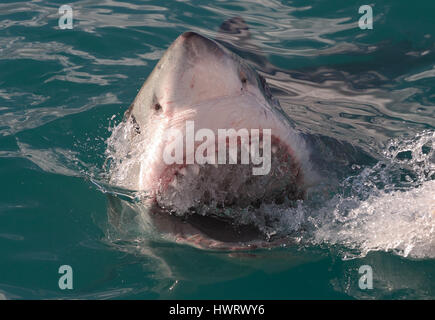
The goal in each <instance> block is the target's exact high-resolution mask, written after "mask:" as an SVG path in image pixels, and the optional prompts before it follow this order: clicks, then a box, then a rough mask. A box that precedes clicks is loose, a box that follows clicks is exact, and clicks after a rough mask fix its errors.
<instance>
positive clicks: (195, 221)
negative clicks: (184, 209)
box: [183, 214, 264, 242]
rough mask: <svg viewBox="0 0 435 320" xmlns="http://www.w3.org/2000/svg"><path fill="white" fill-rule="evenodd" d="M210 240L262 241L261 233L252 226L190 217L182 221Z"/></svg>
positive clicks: (216, 219) (212, 218)
mask: <svg viewBox="0 0 435 320" xmlns="http://www.w3.org/2000/svg"><path fill="white" fill-rule="evenodd" d="M183 222H184V223H189V224H190V225H192V226H193V227H194V228H196V229H198V231H200V232H202V233H203V234H204V235H206V236H208V237H210V238H211V239H214V240H218V241H222V242H249V241H254V240H259V239H264V235H263V233H262V232H261V231H260V230H258V228H256V227H255V226H253V225H236V224H235V223H234V222H233V221H232V220H231V219H220V218H216V217H213V216H201V215H197V214H193V215H190V216H188V217H186V218H184V219H183Z"/></svg>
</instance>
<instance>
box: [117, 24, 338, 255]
mask: <svg viewBox="0 0 435 320" xmlns="http://www.w3.org/2000/svg"><path fill="white" fill-rule="evenodd" d="M244 26H245V25H244V23H243V21H242V20H237V19H235V20H234V19H233V20H229V22H228V23H226V24H223V28H224V31H226V32H229V33H231V31H232V30H236V31H237V32H238V33H242V34H246V33H247V32H248V31H247V28H245V27H244ZM189 123H194V126H195V130H201V129H207V130H209V131H211V132H212V133H215V134H216V136H218V132H219V130H223V129H226V130H229V129H231V130H234V131H233V133H235V134H234V135H235V137H236V139H238V140H237V142H238V147H239V150H238V151H237V152H238V155H237V156H238V157H240V156H241V142H242V137H241V136H238V133H240V131H239V130H244V129H246V130H247V132H248V137H247V139H248V140H247V141H248V142H249V143H250V144H251V143H252V142H253V136H252V135H251V134H249V132H253V131H250V130H260V131H261V130H264V129H267V130H269V132H270V133H271V134H270V142H271V146H270V170H269V171H268V172H267V174H263V175H254V174H253V171H252V168H253V167H254V165H253V164H250V165H246V164H240V163H238V164H227V163H225V164H217V163H212V164H211V163H205V164H204V163H202V164H198V163H191V162H188V161H187V158H188V157H189V154H188V152H187V151H185V152H184V153H183V154H182V155H183V156H182V158H181V159H182V161H181V162H180V161H179V162H177V163H172V164H168V163H167V161H164V156H165V152H167V148H168V144H170V143H171V142H173V140H168V138H167V132H168V131H171V130H174V129H176V130H178V131H177V132H181V133H182V134H183V136H182V137H181V140H182V141H184V142H185V141H187V140H188V138H189V137H188V136H187V124H189ZM119 130H121V132H120V131H119ZM263 132H264V131H263ZM114 135H118V144H119V145H121V146H118V149H121V150H122V152H121V153H120V154H121V155H122V156H123V157H124V158H125V159H121V161H118V163H117V164H116V165H115V166H113V167H112V170H111V181H110V182H111V183H112V184H114V185H118V186H121V187H124V188H127V189H131V190H135V191H145V192H146V193H147V198H146V200H143V202H144V203H146V204H147V207H148V209H147V210H146V212H144V211H143V210H142V211H143V212H142V214H145V215H147V217H148V219H149V220H150V221H151V222H150V225H153V226H154V227H155V228H156V230H157V231H158V232H161V233H163V234H166V235H170V236H171V238H172V239H174V240H175V241H177V242H182V243H188V244H191V245H194V246H197V247H201V248H220V249H231V250H235V249H246V248H257V247H270V246H274V245H277V244H278V243H281V239H278V240H276V241H270V239H265V236H264V234H262V233H261V232H260V231H259V230H258V229H256V228H254V227H252V226H249V225H248V226H247V225H238V226H237V227H235V226H234V223H233V222H232V221H231V217H229V215H228V214H226V212H227V210H228V209H233V208H235V209H236V210H239V211H240V210H242V211H243V210H244V209H246V210H248V212H249V208H258V207H259V205H260V204H261V203H263V202H266V203H278V204H280V203H283V202H285V201H295V200H303V199H304V198H305V196H306V190H307V188H308V187H309V186H312V185H313V184H316V183H318V181H319V173H318V171H317V170H316V168H321V167H322V165H321V164H322V162H324V161H327V159H325V158H323V157H322V156H319V155H318V154H313V148H312V145H313V144H315V143H317V144H318V145H321V146H323V145H324V142H323V141H322V142H319V141H320V140H318V139H316V138H315V137H311V136H306V135H304V134H302V133H300V132H298V131H297V130H296V129H294V127H293V125H292V122H291V119H290V118H289V116H288V115H287V114H286V113H285V112H284V111H283V110H282V108H281V106H280V104H279V101H278V100H277V99H276V98H274V97H273V96H272V94H271V90H270V88H269V86H268V84H267V82H266V80H265V79H264V78H263V77H262V76H260V75H259V74H258V73H257V72H256V71H255V70H254V69H253V68H252V67H251V66H250V65H249V64H248V63H247V62H245V61H244V60H243V59H242V58H240V57H239V56H238V55H236V54H234V53H233V52H231V51H229V50H228V49H227V48H226V47H224V46H223V45H222V44H220V43H219V42H217V41H215V40H212V39H209V38H207V37H205V36H203V35H201V34H199V33H195V32H191V31H189V32H185V33H183V34H181V35H180V36H179V37H178V38H177V39H176V40H175V41H174V42H173V43H172V44H171V45H170V47H169V48H168V49H167V50H166V52H165V53H164V55H163V56H162V58H161V59H160V61H159V62H158V63H157V65H156V66H155V68H154V70H153V71H152V73H151V74H150V75H149V77H148V79H147V80H146V81H145V83H144V84H143V86H142V88H141V89H140V91H139V93H138V94H137V96H136V98H135V99H134V101H133V103H132V105H131V106H130V108H129V109H128V110H127V111H126V112H125V115H124V120H123V123H122V126H118V131H117V130H115V133H114ZM119 136H121V138H119ZM225 139H226V140H224V144H225V143H228V139H229V137H226V138H225ZM260 140H263V144H264V141H265V136H261V135H260ZM112 142H113V141H112ZM218 142H219V141H212V142H210V143H211V144H213V145H214V144H215V143H216V146H215V148H214V149H207V152H209V150H213V151H215V152H216V157H217V156H218V155H217V150H218ZM220 142H222V141H220ZM210 143H208V146H209V145H210ZM204 144H207V143H206V141H205V140H204V141H203V143H202V144H201V143H200V142H198V141H197V142H195V145H194V149H193V152H195V151H198V148H199V147H204ZM332 145H333V144H332ZM183 146H184V145H183ZM227 146H228V145H227ZM340 146H344V145H342V144H340ZM228 147H229V146H228ZM318 149H319V148H318ZM262 151H263V154H264V153H266V151H268V150H266V149H263V150H262ZM227 152H229V150H227ZM330 153H331V152H328V154H330ZM339 153H341V152H339ZM118 156H119V154H118ZM208 156H210V155H208ZM212 158H214V154H213V155H212ZM118 160H119V159H118ZM319 163H320V165H319ZM130 209H132V208H131V205H129V204H128V203H126V202H125V201H121V202H120V201H119V200H117V199H115V198H113V197H110V207H109V213H110V216H111V217H112V218H113V217H115V219H112V220H116V216H117V215H118V216H119V212H120V211H125V210H130ZM136 210H137V208H136ZM117 213H118V214H117Z"/></svg>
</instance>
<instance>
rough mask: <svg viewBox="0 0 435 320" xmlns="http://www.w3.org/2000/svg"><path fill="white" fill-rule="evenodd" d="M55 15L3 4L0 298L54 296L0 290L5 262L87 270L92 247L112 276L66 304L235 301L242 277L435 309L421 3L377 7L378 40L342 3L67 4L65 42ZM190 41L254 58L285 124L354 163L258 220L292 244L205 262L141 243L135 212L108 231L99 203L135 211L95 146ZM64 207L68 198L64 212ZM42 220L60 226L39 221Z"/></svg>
mask: <svg viewBox="0 0 435 320" xmlns="http://www.w3.org/2000/svg"><path fill="white" fill-rule="evenodd" d="M58 7H59V5H58V4H56V3H47V2H45V1H34V2H30V3H26V4H25V5H23V3H18V2H17V3H14V2H12V3H2V4H0V30H1V32H0V68H1V70H2V71H1V72H0V163H1V165H0V175H2V181H6V183H4V184H3V187H2V188H3V189H1V190H2V192H1V194H2V195H4V196H3V197H2V198H0V248H4V254H3V255H2V258H0V259H2V260H0V262H1V263H0V298H1V297H3V296H5V297H6V298H12V299H13V298H20V297H39V296H41V297H50V298H53V297H64V296H63V295H62V294H60V293H59V292H58V291H56V288H53V287H44V284H41V288H39V287H38V285H34V286H32V285H30V284H29V283H34V282H32V281H31V280H30V278H29V279H27V280H26V279H24V280H20V279H21V278H20V277H19V276H17V275H16V274H14V273H12V272H9V273H7V274H8V278H3V277H2V276H1V274H6V273H4V272H3V273H2V267H1V265H4V266H14V268H12V269H15V268H16V269H17V270H21V269H20V268H23V269H22V270H24V269H25V267H24V265H25V264H26V263H30V264H32V263H34V264H35V265H36V264H44V263H46V264H47V265H49V264H50V263H53V257H56V259H59V261H61V260H62V261H63V260H68V259H67V257H66V254H65V252H68V255H69V256H74V255H76V257H77V261H79V262H77V265H83V268H86V269H87V270H88V269H89V270H91V271H90V273H92V270H93V269H92V268H93V266H92V265H91V264H87V263H86V261H87V260H86V258H83V257H86V254H87V252H88V251H86V250H96V252H97V253H95V254H96V256H97V257H98V258H100V260H101V261H102V262H101V264H103V261H106V260H105V259H107V262H105V265H107V267H106V269H105V270H104V272H103V275H102V276H101V277H98V276H97V280H95V281H89V283H87V284H86V285H85V284H83V285H82V290H81V291H80V292H76V293H75V295H74V297H81V298H117V297H147V298H155V297H159V296H160V297H180V298H183V297H200V296H207V297H214V296H213V295H212V294H211V293H210V292H211V291H212V290H211V287H210V283H214V284H215V286H217V287H219V284H220V283H226V284H227V285H228V286H229V287H230V288H231V287H232V288H233V289H234V290H235V291H234V292H235V293H234V295H237V294H239V295H240V297H244V296H246V295H249V294H250V293H249V292H248V291H249V289H247V290H245V291H244V290H243V289H236V287H237V286H239V285H240V284H241V283H242V284H243V283H244V284H246V282H249V281H252V282H255V283H258V285H259V286H260V284H262V285H263V286H264V285H266V284H269V285H270V286H272V284H273V285H275V284H276V287H274V288H273V291H274V292H275V294H276V296H275V297H278V298H279V297H300V296H301V295H304V294H305V296H306V297H310V292H307V291H305V293H304V284H303V283H299V285H298V280H297V279H300V278H304V277H308V276H309V275H308V274H306V273H304V270H305V271H306V270H310V272H312V273H315V274H317V275H318V278H316V281H317V282H316V283H315V284H314V282H313V284H312V285H311V287H310V289H311V290H312V292H311V293H313V292H326V293H325V296H321V295H320V294H319V295H318V296H321V297H326V298H328V297H337V296H336V294H337V293H334V290H336V291H338V292H340V294H341V293H342V294H343V295H344V296H345V297H346V296H351V297H357V298H385V297H391V298H410V297H413V298H428V297H432V298H433V297H434V296H435V293H434V292H435V289H434V283H433V270H434V269H433V263H434V259H433V258H434V247H435V242H434V241H435V240H434V239H435V233H434V225H435V224H434V219H435V213H434V212H435V211H434V210H435V207H434V206H435V199H433V194H434V184H433V181H434V177H435V174H434V172H435V168H434V163H435V158H434V143H435V136H434V130H435V107H434V105H435V92H434V88H435V85H434V84H435V83H434V77H435V52H434V50H435V44H434V41H433V36H434V35H433V32H431V26H432V23H433V17H432V16H433V14H432V12H433V8H431V2H430V1H428V2H427V3H424V2H422V4H421V6H420V7H418V6H413V7H412V8H410V7H409V6H408V3H406V2H401V1H397V2H394V3H384V2H382V1H379V2H377V3H376V10H375V16H374V30H371V31H362V30H360V29H359V28H358V18H359V15H358V12H357V11H358V7H359V4H357V3H352V2H346V5H344V6H343V3H339V2H334V1H333V2H328V4H324V3H322V2H318V1H314V2H312V3H310V4H305V3H297V2H296V3H292V4H286V3H284V2H280V1H274V0H267V1H261V2H258V1H240V2H237V3H234V2H231V1H216V2H212V3H205V2H201V3H197V2H194V1H174V2H167V3H166V2H165V3H164V4H163V3H162V2H161V1H147V2H142V1H128V2H125V1H113V0H107V1H98V2H95V1H89V0H87V1H77V2H74V3H73V4H72V7H73V9H74V29H73V30H64V31H61V30H59V29H58V27H57V19H58V18H59V14H58ZM234 16H240V17H242V18H243V19H244V20H245V21H246V22H247V24H248V25H249V26H250V30H249V35H250V37H249V38H240V37H238V36H237V35H234V34H233V35H231V34H224V33H222V32H219V26H220V25H221V23H222V22H223V21H224V20H226V19H228V18H230V17H234ZM432 28H433V27H432ZM185 30H193V31H196V32H199V33H202V34H204V35H206V36H208V37H210V38H215V39H218V41H220V42H221V43H223V44H225V45H226V46H228V47H229V48H230V49H231V50H233V51H235V52H236V53H238V54H239V55H241V56H242V57H244V58H245V59H246V60H247V61H248V62H249V63H251V64H252V65H253V66H254V67H255V68H256V69H257V71H258V72H259V73H260V74H262V75H263V76H264V77H265V78H266V79H267V81H268V83H269V84H270V86H271V88H272V91H273V92H272V93H273V94H274V96H275V97H277V98H278V99H279V100H280V103H281V106H282V107H283V109H284V110H285V112H286V113H287V114H288V115H289V116H290V118H291V119H292V121H293V122H294V124H295V126H296V127H297V128H298V129H299V130H300V131H302V132H303V133H304V134H305V135H306V136H307V137H323V138H322V139H323V140H318V142H317V147H319V148H321V146H322V143H326V144H328V141H332V140H328V138H334V139H337V140H338V141H341V142H343V144H342V145H337V148H338V149H337V150H344V149H346V150H347V151H349V152H348V154H350V155H352V156H355V157H358V159H359V160H360V161H359V162H358V166H354V167H350V166H348V167H346V165H345V164H346V158H345V157H343V158H340V154H339V152H336V153H332V156H331V158H329V159H330V160H328V161H330V162H331V163H330V164H328V165H327V166H325V167H324V168H323V172H333V173H335V175H334V178H335V180H336V181H334V182H332V178H331V179H330V180H331V181H326V182H325V185H322V186H319V188H318V189H316V190H313V191H312V194H311V198H310V199H308V200H307V201H305V202H304V203H299V204H298V205H297V206H296V207H292V208H287V207H273V206H264V207H263V208H262V210H263V211H264V212H265V213H266V214H269V215H274V217H275V219H274V220H272V223H271V224H270V225H267V228H269V229H273V230H272V231H278V232H280V233H286V232H287V233H290V234H291V236H292V237H293V238H292V241H298V245H297V246H296V247H295V246H289V248H279V249H275V250H271V251H270V252H256V253H249V254H246V255H242V254H240V255H236V256H233V255H228V253H213V252H203V251H199V250H197V249H194V248H190V247H185V246H180V245H176V244H174V243H172V242H165V241H161V239H158V237H157V238H156V239H154V238H153V237H149V238H146V237H144V235H145V234H146V233H145V229H141V227H139V226H141V224H140V223H139V222H140V221H138V220H137V219H138V217H137V216H135V215H132V216H131V215H130V216H129V215H127V216H125V217H124V220H122V219H121V221H123V222H122V223H120V224H118V227H117V228H115V227H114V226H113V225H112V224H111V223H110V222H109V220H108V217H107V215H106V213H107V203H106V196H105V195H104V194H103V193H109V194H112V195H115V196H117V197H119V198H121V199H123V200H122V201H126V202H127V203H130V204H132V203H135V201H136V200H137V199H136V198H135V197H136V195H135V194H134V192H132V191H131V190H120V189H117V188H116V186H110V185H108V184H107V172H106V171H105V168H106V167H105V160H106V159H105V150H106V147H107V146H106V139H107V138H108V137H109V136H110V134H111V131H112V130H113V128H114V127H115V126H116V125H117V124H118V123H119V122H120V121H121V119H122V115H123V112H124V110H125V109H126V108H127V107H128V106H129V104H130V103H131V102H132V100H133V99H134V97H135V96H136V94H137V91H138V89H139V88H140V86H141V85H142V83H143V81H144V80H145V79H146V78H147V76H148V75H149V73H150V72H151V70H152V68H153V67H154V65H155V64H156V62H157V61H158V59H160V57H161V55H162V54H163V52H164V51H165V49H166V48H167V47H168V46H169V45H170V43H171V42H172V41H173V40H174V39H175V38H176V37H177V36H178V35H179V34H180V33H181V32H182V31H185ZM312 139H313V140H312V141H315V140H316V139H317V138H312ZM316 141H317V140H316ZM329 147H330V146H329ZM340 148H342V149H340ZM352 148H355V149H354V150H355V152H353V151H352ZM360 155H361V156H360ZM363 155H367V156H363ZM23 159H25V160H23ZM334 159H335V161H334ZM332 162H334V163H332ZM319 164H320V160H319ZM331 177H332V175H331ZM329 178H330V177H329V176H328V179H329ZM71 179H73V180H71ZM53 181H55V182H53ZM51 184H54V185H55V186H53V187H48V186H51ZM27 185H30V186H33V187H32V188H30V187H26V186H27ZM59 185H61V186H62V190H60V188H59ZM78 185H79V186H78ZM331 185H334V188H331ZM44 188H45V189H44ZM82 188H83V190H82ZM325 188H326V189H327V188H331V189H327V191H328V192H325ZM39 189H41V191H40V192H39V193H38V191H39ZM65 190H66V191H65ZM84 190H85V191H84ZM59 192H62V195H59ZM79 192H83V193H82V195H81V199H82V198H83V199H84V198H86V197H87V196H88V197H89V198H86V199H87V200H86V201H85V203H82V201H79V200H77V197H78V195H76V194H78V193H79ZM69 195H71V196H70V197H69ZM61 196H65V197H66V198H64V200H63V202H62V205H61V206H60V205H59V206H57V205H58V203H57V202H56V201H55V199H57V198H59V197H61ZM54 208H56V209H54ZM78 208H81V210H78ZM86 208H92V211H91V212H89V211H86ZM50 210H52V211H54V210H55V213H56V214H55V213H54V212H52V214H53V215H54V216H56V217H57V219H59V220H55V222H51V223H46V222H47V221H46V220H44V219H46V218H47V217H46V216H45V215H44V213H46V212H47V211H48V212H51V211H50ZM89 210H91V209H89ZM22 212H27V213H29V214H28V215H26V216H25V217H23V216H22V215H21V213H22ZM70 212H75V213H74V214H75V215H74V217H73V218H72V221H73V222H72V224H73V226H74V228H73V230H75V236H76V237H77V238H74V237H73V236H71V237H73V238H71V239H74V241H73V240H71V242H68V243H67V244H62V245H61V244H57V243H50V245H49V246H48V247H47V244H46V242H45V241H46V240H47V234H48V235H50V237H53V238H56V239H57V236H56V234H57V233H56V232H59V234H58V236H59V237H60V236H61V235H63V234H69V233H68V230H71V226H68V227H66V226H64V225H62V222H63V221H66V220H68V219H69V217H70ZM30 213H31V214H30ZM85 213H86V214H85ZM34 216H36V217H39V218H38V219H39V220H38V219H35V218H34ZM17 217H19V218H17ZM112 218H113V217H112ZM16 219H19V220H18V221H19V222H20V223H17V222H15V221H16ZM47 219H48V218H47ZM53 219H54V218H53ZM39 221H41V222H39ZM50 221H51V220H50ZM68 221H69V220H68ZM44 222H45V223H44ZM111 222H113V219H112V220H111ZM256 222H258V221H254V223H256ZM11 226H12V227H11ZM30 226H32V227H34V228H36V230H39V232H37V233H36V235H35V233H34V232H33V231H32V230H33V228H32V229H31V228H30ZM263 227H265V226H263ZM26 228H28V229H26ZM269 229H268V230H269ZM81 230H92V231H89V232H87V231H86V232H85V231H83V233H81ZM269 231H270V230H269ZM85 235H86V236H85ZM80 237H84V238H83V239H82V238H80ZM88 237H89V238H88ZM28 239H32V240H28ZM151 239H153V240H151ZM28 241H31V242H32V245H29V242H28ZM58 242H62V241H58ZM77 243H80V244H77ZM21 246H22V247H21ZM63 246H65V247H63ZM65 248H67V249H65ZM91 248H92V249H91ZM96 248H98V249H96ZM15 251H17V252H15ZM92 252H94V251H92ZM30 253H32V254H33V255H31V254H30ZM121 253H122V256H116V255H117V254H121ZM109 256H110V257H112V256H116V258H114V257H113V258H108V257H109ZM79 257H81V258H83V259H79ZM119 259H121V262H119V261H120V260H119ZM416 259H417V260H416ZM23 260H27V261H23ZM21 263H22V264H21ZM95 264H98V263H97V262H95ZM362 264H369V265H372V267H373V269H374V272H375V277H374V278H375V287H376V286H377V287H376V290H374V291H373V292H361V291H360V290H359V289H358V287H357V282H355V281H354V280H355V279H356V278H357V277H358V275H357V269H358V267H359V266H360V265H362ZM44 266H45V267H46V265H44ZM50 266H51V267H52V268H54V267H53V266H52V265H50ZM102 268H104V266H102ZM9 269H10V268H9ZM262 271H267V272H269V271H270V274H271V275H270V276H266V275H262V274H261V272H262ZM259 272H260V274H259ZM306 272H308V271H306ZM23 273H24V272H23ZM95 274H98V272H97V271H95ZM210 274H214V275H215V276H214V277H213V279H211V278H210V277H209V275H210ZM311 276H312V275H311ZM29 277H30V275H29ZM322 277H323V278H322ZM41 279H43V280H44V281H45V282H44V283H51V281H52V280H50V281H48V280H47V279H44V276H42V277H41ZM120 279H125V280H123V281H124V282H122V281H120ZM241 279H242V280H241ZM243 279H247V280H246V282H243V281H245V280H243ZM254 279H256V280H255V281H254ZM279 279H281V281H282V279H287V280H288V281H293V284H294V291H292V289H286V290H284V289H278V287H279V286H280V285H281V283H280V281H279ZM431 279H432V280H431ZM262 281H263V282H262ZM186 283H187V284H186ZM254 288H255V285H254ZM322 290H323V291H322ZM251 291H252V290H251ZM253 291H254V292H255V290H253ZM214 292H216V291H214ZM236 292H237V293H236ZM258 294H259V295H261V296H262V297H263V295H262V294H263V293H258ZM334 294H335V295H334ZM216 296H219V293H216ZM312 296H316V294H314V293H313V294H312ZM265 297H267V295H266V296H265ZM339 297H342V296H339Z"/></svg>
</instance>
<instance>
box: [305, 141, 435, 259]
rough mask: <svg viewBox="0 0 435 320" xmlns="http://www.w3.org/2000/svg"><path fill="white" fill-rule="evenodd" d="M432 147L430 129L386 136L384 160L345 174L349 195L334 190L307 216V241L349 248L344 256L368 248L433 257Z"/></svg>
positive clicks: (434, 196) (434, 144)
mask: <svg viewBox="0 0 435 320" xmlns="http://www.w3.org/2000/svg"><path fill="white" fill-rule="evenodd" d="M434 147H435V132H424V133H422V134H419V135H418V136H417V137H415V138H412V139H406V140H394V141H392V142H391V143H390V144H389V145H388V146H387V149H386V151H385V155H386V157H387V159H386V160H385V161H382V162H380V163H378V164H377V165H376V166H375V167H373V168H366V169H365V170H363V171H362V173H361V174H360V175H358V176H357V177H351V178H349V179H348V180H347V181H346V182H345V186H344V187H345V188H344V190H346V189H350V191H349V190H347V191H348V192H350V195H348V196H344V195H338V196H336V197H335V198H334V199H333V200H331V201H330V203H329V204H328V205H327V207H329V208H330V210H328V209H327V207H326V208H323V210H322V212H321V214H320V215H319V216H318V217H317V218H313V219H312V220H313V221H314V222H315V225H316V226H317V228H316V230H315V232H314V239H313V240H312V241H313V242H314V243H317V244H320V243H327V244H333V245H338V246H344V247H345V248H347V249H351V250H347V249H345V250H344V256H345V258H352V257H357V256H365V255H366V254H367V253H368V252H370V251H391V252H394V253H396V254H398V255H401V256H403V257H412V258H435V180H434V178H435V161H434V154H435V152H434ZM355 251H356V252H357V253H356V254H355Z"/></svg>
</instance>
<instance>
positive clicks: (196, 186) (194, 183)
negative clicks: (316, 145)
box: [155, 135, 304, 217]
mask: <svg viewBox="0 0 435 320" xmlns="http://www.w3.org/2000/svg"><path fill="white" fill-rule="evenodd" d="M250 141H251V140H250ZM260 142H261V139H260ZM237 143H238V148H237V160H238V161H237V162H236V164H229V163H225V164H209V163H206V164H196V163H194V164H185V162H184V163H183V164H172V165H168V166H166V168H165V170H164V171H163V173H162V175H161V177H160V184H159V188H158V190H157V192H156V195H155V196H156V197H155V198H156V201H157V204H158V205H159V206H160V208H162V209H164V210H167V211H168V212H169V213H171V214H174V215H177V216H188V215H192V214H199V215H201V216H217V217H219V216H223V215H225V212H226V210H227V209H228V208H247V209H249V208H253V209H258V208H259V206H260V205H261V204H262V203H278V204H281V203H283V202H284V201H285V200H286V199H288V200H297V199H302V198H303V196H304V188H303V181H302V180H303V179H302V178H303V177H302V171H301V168H300V164H299V162H298V160H297V159H296V158H295V156H294V153H293V151H292V149H291V148H290V147H289V146H288V145H287V144H285V143H284V142H283V141H282V140H281V139H280V138H279V137H277V136H274V135H272V136H271V148H270V153H271V154H270V159H269V160H270V170H269V172H268V173H267V174H264V175H254V174H253V168H254V167H256V165H254V164H253V163H248V164H241V161H240V160H241V148H240V145H241V141H240V139H239V140H238V141H237ZM227 146H228V141H227ZM263 153H264V150H263ZM228 154H229V149H228V148H227V155H228ZM263 156H264V154H263ZM216 157H217V155H216ZM227 159H228V158H227ZM225 216H226V217H227V215H225Z"/></svg>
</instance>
